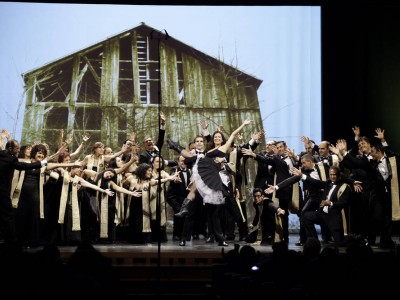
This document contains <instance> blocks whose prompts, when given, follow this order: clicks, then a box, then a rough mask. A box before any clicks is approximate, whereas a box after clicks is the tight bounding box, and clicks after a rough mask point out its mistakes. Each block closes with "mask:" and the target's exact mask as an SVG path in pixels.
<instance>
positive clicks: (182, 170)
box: [179, 169, 188, 173]
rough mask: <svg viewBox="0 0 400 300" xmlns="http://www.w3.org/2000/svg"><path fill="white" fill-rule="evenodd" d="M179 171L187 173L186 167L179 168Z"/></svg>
mask: <svg viewBox="0 0 400 300" xmlns="http://www.w3.org/2000/svg"><path fill="white" fill-rule="evenodd" d="M179 171H181V172H186V173H187V171H188V169H180V170H179Z"/></svg>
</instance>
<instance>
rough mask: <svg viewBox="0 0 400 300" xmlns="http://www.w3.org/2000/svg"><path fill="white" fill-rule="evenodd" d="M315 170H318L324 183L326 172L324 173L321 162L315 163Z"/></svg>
mask: <svg viewBox="0 0 400 300" xmlns="http://www.w3.org/2000/svg"><path fill="white" fill-rule="evenodd" d="M317 168H318V169H319V173H320V174H321V180H322V181H324V182H326V180H327V178H326V172H325V166H324V163H323V162H319V163H317Z"/></svg>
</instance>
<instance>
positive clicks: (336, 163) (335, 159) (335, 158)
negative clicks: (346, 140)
mask: <svg viewBox="0 0 400 300" xmlns="http://www.w3.org/2000/svg"><path fill="white" fill-rule="evenodd" d="M331 157H332V166H335V167H339V157H338V156H337V155H336V154H335V155H332V156H331ZM325 181H326V180H325Z"/></svg>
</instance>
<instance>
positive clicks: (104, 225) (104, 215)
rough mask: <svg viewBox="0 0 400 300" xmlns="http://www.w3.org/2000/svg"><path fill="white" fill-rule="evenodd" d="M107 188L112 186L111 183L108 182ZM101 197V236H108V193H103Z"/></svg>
mask: <svg viewBox="0 0 400 300" xmlns="http://www.w3.org/2000/svg"><path fill="white" fill-rule="evenodd" d="M100 181H101V180H100ZM100 181H99V182H100ZM107 188H108V189H109V188H110V183H107ZM100 197H101V198H100V199H101V200H100V238H108V195H107V194H106V193H101V195H100Z"/></svg>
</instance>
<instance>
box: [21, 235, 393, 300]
mask: <svg viewBox="0 0 400 300" xmlns="http://www.w3.org/2000/svg"><path fill="white" fill-rule="evenodd" d="M297 241H298V234H291V235H290V238H289V250H292V251H293V252H297V253H301V252H302V251H303V247H301V246H296V245H295V243H296V242H297ZM178 243H179V241H173V240H172V236H170V235H169V236H168V242H166V243H160V244H158V243H154V244H145V245H134V244H127V243H118V244H95V245H93V246H94V248H95V249H96V250H98V251H99V252H100V253H101V254H102V255H103V256H105V257H107V258H109V261H110V262H111V264H112V266H113V268H114V269H115V270H116V271H117V273H118V276H119V282H120V286H121V290H123V291H124V292H123V293H124V295H126V299H156V298H157V299H158V298H160V297H161V298H163V299H177V298H182V299H183V297H185V298H186V297H190V298H191V299H220V295H221V290H219V289H220V288H221V278H223V279H222V281H225V280H226V269H224V268H225V262H226V261H225V257H224V256H225V255H226V254H227V253H228V252H229V251H230V250H233V249H234V247H235V244H237V245H238V246H239V250H240V249H241V247H242V246H244V245H251V246H252V247H253V248H254V249H255V250H256V252H257V253H258V255H259V256H260V257H261V256H262V257H269V256H270V255H271V254H272V245H267V246H264V245H262V246H261V245H260V242H259V241H258V242H256V243H253V244H248V243H245V242H237V241H236V242H233V241H230V242H229V246H228V247H221V246H218V243H210V244H207V243H205V239H200V240H194V241H190V242H186V246H179V245H178ZM331 246H332V245H329V244H328V245H322V248H324V247H331ZM76 248H77V247H76V246H59V247H58V249H59V250H60V255H61V259H62V260H63V261H64V262H65V263H67V262H68V260H69V258H70V257H71V255H72V254H73V253H74V252H75V250H76ZM398 248H399V247H398V246H396V247H394V248H393V249H379V247H376V246H374V247H372V250H373V252H374V254H377V255H378V256H379V257H380V259H382V258H384V259H385V261H387V260H388V259H390V261H391V260H392V259H393V258H395V259H396V261H397V260H398V259H397V258H398V257H399V255H398V253H397V252H398V251H399V249H398ZM41 249H43V247H38V248H29V249H24V251H25V252H29V253H35V252H37V251H39V250H41ZM338 250H339V255H341V256H345V255H346V248H344V247H340V248H338ZM244 278H245V279H247V280H248V277H244ZM239 279H240V280H242V277H237V278H234V277H232V278H229V280H239ZM218 280H219V283H217V282H218ZM238 284H239V283H238ZM230 290H234V289H230ZM228 298H229V297H228Z"/></svg>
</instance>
